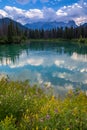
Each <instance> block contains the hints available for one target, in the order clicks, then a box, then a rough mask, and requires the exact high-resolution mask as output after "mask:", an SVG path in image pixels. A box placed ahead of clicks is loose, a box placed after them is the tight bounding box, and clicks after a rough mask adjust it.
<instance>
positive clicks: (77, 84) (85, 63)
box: [0, 42, 87, 92]
mask: <svg viewBox="0 0 87 130" xmlns="http://www.w3.org/2000/svg"><path fill="white" fill-rule="evenodd" d="M0 74H6V75H8V76H9V77H10V79H12V80H22V81H23V80H26V79H28V80H29V81H30V83H31V84H35V83H37V84H40V85H41V86H43V85H44V84H45V85H48V86H52V87H54V88H55V89H56V91H58V92H64V91H67V90H68V89H70V88H81V89H84V90H87V46H80V45H76V44H72V43H69V42H68V43H65V42H64V43H62V42H61V43H52V42H50V43H48V42H46V43H45V42H42V43H39V42H37V43H36V42H34V43H29V44H25V45H0Z"/></svg>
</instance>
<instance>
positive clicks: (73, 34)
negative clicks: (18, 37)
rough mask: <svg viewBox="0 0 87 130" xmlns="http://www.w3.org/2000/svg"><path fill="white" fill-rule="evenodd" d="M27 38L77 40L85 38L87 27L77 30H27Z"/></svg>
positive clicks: (71, 28)
mask: <svg viewBox="0 0 87 130" xmlns="http://www.w3.org/2000/svg"><path fill="white" fill-rule="evenodd" d="M26 36H28V38H32V39H41V38H45V39H51V38H52V39H55V38H62V39H79V38H87V26H86V27H84V26H79V27H77V28H73V27H70V28H68V27H65V28H63V27H61V28H55V29H51V30H44V29H42V30H38V29H36V30H29V32H28V35H26Z"/></svg>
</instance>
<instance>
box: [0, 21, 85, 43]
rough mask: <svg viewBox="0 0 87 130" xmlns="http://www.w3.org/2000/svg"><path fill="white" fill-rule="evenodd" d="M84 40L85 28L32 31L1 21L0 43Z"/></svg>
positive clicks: (19, 25) (16, 24) (17, 24)
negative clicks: (34, 40)
mask: <svg viewBox="0 0 87 130" xmlns="http://www.w3.org/2000/svg"><path fill="white" fill-rule="evenodd" d="M58 38H60V39H81V40H82V39H85V38H87V26H79V27H76V28H74V27H70V28H68V27H65V28H63V27H61V28H53V29H51V30H44V29H41V30H38V29H35V30H32V29H28V28H26V27H24V26H22V25H21V24H19V23H17V22H14V21H12V20H10V21H9V22H6V21H5V20H4V19H2V26H0V43H21V42H22V41H25V40H26V39H58Z"/></svg>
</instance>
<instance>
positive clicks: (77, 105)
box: [0, 80, 87, 130]
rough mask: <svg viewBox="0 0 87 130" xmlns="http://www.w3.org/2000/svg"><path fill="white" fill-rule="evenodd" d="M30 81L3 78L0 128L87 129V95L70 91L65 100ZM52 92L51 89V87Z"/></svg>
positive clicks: (0, 83) (4, 129)
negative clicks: (47, 92)
mask: <svg viewBox="0 0 87 130" xmlns="http://www.w3.org/2000/svg"><path fill="white" fill-rule="evenodd" d="M45 89H46V88H43V89H41V88H39V87H37V86H36V85H34V86H32V87H30V85H28V82H27V81H25V82H13V81H8V80H1V81H0V130H87V96H86V94H85V93H84V92H82V91H75V92H72V91H69V92H68V94H67V96H66V97H65V99H60V98H57V97H55V96H52V95H50V94H45ZM49 91H50V90H49Z"/></svg>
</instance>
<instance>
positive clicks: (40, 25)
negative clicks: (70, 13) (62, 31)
mask: <svg viewBox="0 0 87 130" xmlns="http://www.w3.org/2000/svg"><path fill="white" fill-rule="evenodd" d="M25 27H27V28H29V29H44V30H47V29H48V30H49V29H53V28H60V27H63V28H65V27H74V28H76V27H77V25H76V23H75V22H74V21H69V22H68V23H64V22H56V21H54V22H37V23H30V24H26V25H25Z"/></svg>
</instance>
